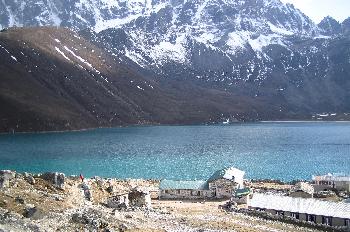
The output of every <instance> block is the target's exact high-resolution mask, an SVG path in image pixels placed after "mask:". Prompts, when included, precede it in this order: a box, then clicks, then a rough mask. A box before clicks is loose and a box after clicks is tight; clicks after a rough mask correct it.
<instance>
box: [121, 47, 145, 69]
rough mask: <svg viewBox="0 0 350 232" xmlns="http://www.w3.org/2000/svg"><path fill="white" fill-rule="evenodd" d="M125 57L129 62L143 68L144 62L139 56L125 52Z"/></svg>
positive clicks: (133, 52)
mask: <svg viewBox="0 0 350 232" xmlns="http://www.w3.org/2000/svg"><path fill="white" fill-rule="evenodd" d="M125 56H126V57H128V58H129V59H130V60H132V61H134V62H135V63H136V64H138V65H139V66H141V67H145V60H144V58H143V57H142V56H141V54H139V53H137V52H135V51H133V50H131V51H129V50H125Z"/></svg>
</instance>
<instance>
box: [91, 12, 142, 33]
mask: <svg viewBox="0 0 350 232" xmlns="http://www.w3.org/2000/svg"><path fill="white" fill-rule="evenodd" d="M140 16H141V15H130V16H128V17H126V18H119V19H111V20H99V21H97V22H96V25H95V27H94V31H95V32H96V33H99V32H101V31H103V30H106V29H108V28H120V27H122V26H123V25H125V24H128V23H130V22H132V21H133V20H135V19H137V18H138V17H140Z"/></svg>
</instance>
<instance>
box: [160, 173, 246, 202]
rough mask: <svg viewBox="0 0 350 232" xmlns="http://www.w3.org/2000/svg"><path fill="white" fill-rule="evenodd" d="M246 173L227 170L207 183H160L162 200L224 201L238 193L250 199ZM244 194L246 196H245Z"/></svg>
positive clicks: (166, 181) (213, 176)
mask: <svg viewBox="0 0 350 232" xmlns="http://www.w3.org/2000/svg"><path fill="white" fill-rule="evenodd" d="M244 174H245V172H244V171H241V170H239V169H237V168H226V169H222V170H219V171H217V172H215V173H214V174H213V175H212V176H211V177H210V178H209V179H208V180H206V181H172V180H163V181H161V183H160V193H159V198H160V199H224V198H227V199H229V198H231V197H232V196H233V195H235V193H236V192H237V191H238V192H240V194H239V197H241V198H246V199H248V197H247V196H248V195H249V194H250V190H249V189H247V188H244ZM243 193H244V194H243Z"/></svg>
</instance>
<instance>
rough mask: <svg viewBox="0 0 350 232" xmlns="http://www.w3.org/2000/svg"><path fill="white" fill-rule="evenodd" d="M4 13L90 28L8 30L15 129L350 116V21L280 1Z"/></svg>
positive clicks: (114, 4) (3, 98)
mask: <svg viewBox="0 0 350 232" xmlns="http://www.w3.org/2000/svg"><path fill="white" fill-rule="evenodd" d="M46 3H47V4H46ZM0 12H1V16H0V17H2V18H1V21H0V22H1V26H2V27H8V26H42V25H55V26H66V27H69V28H71V29H74V30H75V31H79V32H78V33H79V36H80V37H79V36H78V35H77V34H75V33H73V32H71V31H69V30H66V29H55V28H32V29H16V30H14V29H11V30H8V31H5V32H2V33H0V45H1V46H2V47H0V53H1V54H2V56H1V58H0V59H1V60H2V63H1V64H0V67H1V74H2V73H4V75H1V77H0V78H1V79H4V81H2V83H1V86H0V87H1V89H2V90H4V91H1V93H0V102H1V105H4V106H6V107H5V108H6V109H8V110H5V111H4V112H0V116H1V117H2V118H3V129H1V130H3V131H7V130H8V129H9V128H15V129H16V128H17V125H18V130H47V129H50V130H56V129H57V130H61V129H77V128H86V127H98V126H116V125H127V124H140V123H141V124H145V123H170V124H174V123H180V124H182V123H210V122H218V121H222V120H226V119H228V118H229V119H233V120H277V119H278V120H285V119H307V120H308V119H313V118H319V115H327V114H324V113H325V112H326V113H329V114H328V115H333V116H332V117H329V118H328V119H338V120H339V119H346V118H347V117H348V116H347V112H350V104H349V100H348V99H349V97H350V92H349V91H348V90H349V89H350V82H349V80H350V79H349V76H350V49H349V48H350V37H349V33H348V32H349V31H350V30H349V28H350V26H349V25H350V24H349V23H348V22H349V19H347V20H345V21H344V22H343V23H339V22H337V21H336V20H334V19H332V18H330V17H327V18H325V19H324V20H323V21H322V22H321V23H320V24H319V25H316V24H314V23H313V22H312V21H311V20H310V19H309V18H308V17H307V16H305V15H304V14H303V13H302V12H300V11H299V10H298V9H295V8H294V6H293V5H290V4H287V5H285V4H283V3H281V2H280V1H279V0H259V1H257V0H243V1H234V0H219V1H213V0H206V1H198V0H189V1H180V0H171V1H166V0H152V1H151V0H146V1H138V0H131V1H124V0H118V1H105V0H93V1H83V0H79V1H53V0H49V1H45V2H44V1H42V0H31V1H15V2H11V3H10V2H7V1H3V2H0ZM38 41H40V43H39V42H38ZM33 49H34V50H33ZM22 53H24V54H25V55H22ZM36 53H37V54H39V55H35V54H36ZM12 56H13V57H15V59H13V58H12ZM36 66H37V67H36ZM14 77H16V78H14ZM5 80H6V81H5ZM27 82H28V83H27ZM21 86H22V87H21ZM32 93H35V94H32ZM36 94H37V95H36ZM1 114H3V115H1ZM317 114H318V115H317ZM312 116H314V117H312ZM24 122H25V123H24ZM22 125H26V126H23V128H22V127H21V126H22Z"/></svg>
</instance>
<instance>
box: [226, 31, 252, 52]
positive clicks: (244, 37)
mask: <svg viewBox="0 0 350 232" xmlns="http://www.w3.org/2000/svg"><path fill="white" fill-rule="evenodd" d="M250 36H251V33H250V32H248V31H238V32H231V33H229V34H228V40H227V42H226V44H227V46H229V47H230V48H231V52H233V53H234V52H235V51H237V50H241V49H244V48H245V45H246V44H247V43H248V41H249V39H250Z"/></svg>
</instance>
